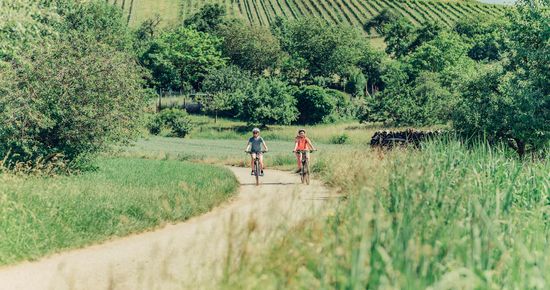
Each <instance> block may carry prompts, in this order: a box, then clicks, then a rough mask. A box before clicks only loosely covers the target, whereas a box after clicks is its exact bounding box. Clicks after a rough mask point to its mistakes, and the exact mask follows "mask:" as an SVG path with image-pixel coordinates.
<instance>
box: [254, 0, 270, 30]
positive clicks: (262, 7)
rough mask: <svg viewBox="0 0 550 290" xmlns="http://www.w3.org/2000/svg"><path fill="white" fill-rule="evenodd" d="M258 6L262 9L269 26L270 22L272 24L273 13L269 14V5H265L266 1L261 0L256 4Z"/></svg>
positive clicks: (262, 14)
mask: <svg viewBox="0 0 550 290" xmlns="http://www.w3.org/2000/svg"><path fill="white" fill-rule="evenodd" d="M256 5H257V6H259V8H258V9H260V10H261V11H259V12H260V13H261V14H260V15H261V16H262V17H265V19H264V20H265V21H266V22H265V23H266V25H267V26H269V24H271V22H272V20H271V15H269V11H268V10H267V7H266V6H265V3H264V0H259V1H258V2H257V4H256Z"/></svg>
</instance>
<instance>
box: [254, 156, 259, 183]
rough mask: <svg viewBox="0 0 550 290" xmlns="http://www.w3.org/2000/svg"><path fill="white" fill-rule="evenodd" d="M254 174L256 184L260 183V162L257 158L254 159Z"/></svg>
mask: <svg viewBox="0 0 550 290" xmlns="http://www.w3.org/2000/svg"><path fill="white" fill-rule="evenodd" d="M254 176H255V177H256V185H260V164H259V162H258V160H255V161H254Z"/></svg>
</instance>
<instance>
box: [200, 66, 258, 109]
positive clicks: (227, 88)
mask: <svg viewBox="0 0 550 290" xmlns="http://www.w3.org/2000/svg"><path fill="white" fill-rule="evenodd" d="M253 85H254V80H253V78H252V76H251V75H250V73H249V72H247V71H244V70H241V69H240V68H238V67H237V66H234V65H230V66H227V67H223V68H220V69H217V70H215V71H213V72H211V73H210V74H208V75H207V76H206V78H205V79H204V81H203V82H202V91H203V92H206V93H208V94H211V95H215V96H217V97H220V98H223V103H224V105H223V106H221V107H223V109H222V108H221V107H220V106H217V107H218V108H216V109H215V111H216V112H217V113H221V114H223V115H227V116H230V117H235V116H237V115H238V113H239V110H240V108H241V107H242V103H243V100H244V98H245V92H247V91H250V90H251V89H252V88H251V87H252V86H253ZM206 101H210V100H206ZM220 101H221V99H220ZM207 106H208V105H207Z"/></svg>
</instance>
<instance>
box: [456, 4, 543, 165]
mask: <svg viewBox="0 0 550 290" xmlns="http://www.w3.org/2000/svg"><path fill="white" fill-rule="evenodd" d="M548 5H549V3H548V1H545V0H542V1H520V2H518V3H517V4H516V8H517V10H516V11H514V12H512V13H510V14H509V15H508V17H509V19H510V31H509V33H508V34H509V45H510V46H509V47H510V52H509V55H510V58H509V60H508V62H506V63H504V66H501V65H495V66H492V67H489V68H488V69H485V70H482V71H480V73H479V74H478V75H477V76H476V77H474V78H473V79H472V80H471V81H469V82H467V83H466V84H465V86H464V88H463V90H462V91H463V94H462V100H461V102H460V103H459V105H458V107H457V110H456V114H455V115H454V118H453V126H454V127H455V129H456V130H457V131H458V132H460V133H462V134H464V135H467V136H472V135H474V136H480V135H481V136H485V137H487V138H489V139H490V140H499V139H501V140H505V141H506V140H513V142H512V143H511V144H512V145H513V147H514V149H515V150H516V151H517V152H518V154H519V155H520V156H522V157H523V156H524V155H525V154H526V153H528V152H529V151H532V152H536V151H538V150H542V149H543V148H545V147H546V146H548V143H549V140H550V88H549V86H548V83H549V82H550V71H549V70H548V67H550V47H549V46H548V31H550V20H549V19H550V10H549V9H548Z"/></svg>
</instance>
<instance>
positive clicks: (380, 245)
mask: <svg viewBox="0 0 550 290" xmlns="http://www.w3.org/2000/svg"><path fill="white" fill-rule="evenodd" d="M316 168H317V170H318V171H319V174H320V175H321V177H322V178H323V180H324V181H325V182H326V183H328V184H329V185H332V186H333V187H334V188H339V189H341V191H342V193H344V194H346V195H347V199H346V200H345V201H343V202H341V203H340V204H339V206H338V207H337V208H336V209H327V210H326V211H325V213H324V214H323V215H322V216H319V217H318V218H316V219H313V220H310V221H308V222H306V223H304V224H303V225H301V226H299V227H297V228H294V229H293V230H291V231H290V233H289V234H288V235H287V236H285V237H284V238H283V239H282V240H281V241H280V242H279V243H277V244H275V245H273V247H272V248H271V250H270V251H268V252H267V253H265V254H263V255H260V256H257V255H256V256H246V254H243V255H242V256H241V257H237V258H235V259H236V261H238V262H236V263H235V264H236V266H234V267H230V268H228V269H227V270H226V272H227V273H228V274H227V276H226V280H225V281H224V283H223V287H222V288H224V289H304V288H315V289H366V288H368V289H548V287H550V258H549V257H550V245H549V238H550V224H549V222H548V221H549V216H550V211H549V209H550V179H549V178H548V172H550V162H548V161H547V160H543V161H535V162H531V161H523V162H522V161H519V160H518V159H517V158H516V157H515V156H514V154H513V153H512V152H509V151H508V150H507V149H505V148H494V147H489V146H486V145H484V144H478V145H476V146H474V147H467V146H465V145H464V144H462V143H461V142H459V141H455V140H447V141H438V142H434V143H430V144H426V146H425V147H424V149H423V150H422V151H417V150H412V149H410V150H409V149H403V150H396V151H393V152H381V151H376V150H370V149H367V150H357V149H353V148H351V149H350V150H345V149H344V150H342V151H341V152H332V153H328V154H324V155H322V156H320V160H318V162H317V166H316ZM242 252H243V253H247V252H254V250H250V249H248V250H247V249H243V251H242Z"/></svg>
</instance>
